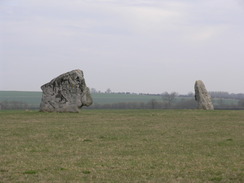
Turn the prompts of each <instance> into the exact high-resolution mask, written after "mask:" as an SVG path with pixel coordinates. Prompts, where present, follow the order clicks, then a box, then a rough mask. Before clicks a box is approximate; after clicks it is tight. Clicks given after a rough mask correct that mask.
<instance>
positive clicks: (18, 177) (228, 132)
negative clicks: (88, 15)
mask: <svg viewBox="0 0 244 183" xmlns="http://www.w3.org/2000/svg"><path fill="white" fill-rule="evenodd" d="M243 162H244V111H201V110H83V111H81V112H80V113H40V112H35V111H34V112H32V111H28V112H24V111H0V182H4V183H5V182H99V183H100V182H106V183H107V182H113V183H115V182H119V183H120V182H140V183H141V182H142V183H143V182H145V183H147V182H151V183H152V182H153V183H154V182H158V183H161V182H172V183H173V182H183V183H184V182H186V183H188V182H240V183H241V182H244V164H243Z"/></svg>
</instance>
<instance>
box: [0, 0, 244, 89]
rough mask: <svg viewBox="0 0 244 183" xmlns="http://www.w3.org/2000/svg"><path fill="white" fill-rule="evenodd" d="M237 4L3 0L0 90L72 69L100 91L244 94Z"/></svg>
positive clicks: (223, 0) (227, 0)
mask: <svg viewBox="0 0 244 183" xmlns="http://www.w3.org/2000/svg"><path fill="white" fill-rule="evenodd" d="M243 32H244V3H243V1H242V0H205V1H202V0H201V1H200V0H123V1H122V0H48V1H43V0H0V90H26V91H28V90H31V91H40V86H41V85H42V84H45V83H46V82H49V81H50V80H51V79H53V78H54V77H56V76H58V75H59V74H62V73H64V72H68V71H70V70H73V69H81V70H83V71H84V74H85V79H86V83H87V85H88V86H89V87H93V88H96V89H98V90H101V91H104V90H106V89H107V88H110V89H111V90H112V91H129V92H143V93H162V92H164V91H169V92H171V91H177V92H179V93H188V92H193V86H194V82H195V80H198V79H201V80H203V81H204V83H205V85H206V87H207V89H208V90H210V91H228V92H233V93H244V82H243V79H244V51H243V47H244V36H243Z"/></svg>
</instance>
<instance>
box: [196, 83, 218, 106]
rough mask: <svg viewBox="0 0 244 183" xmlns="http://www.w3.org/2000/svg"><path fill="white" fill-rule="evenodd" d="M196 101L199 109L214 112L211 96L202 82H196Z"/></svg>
mask: <svg viewBox="0 0 244 183" xmlns="http://www.w3.org/2000/svg"><path fill="white" fill-rule="evenodd" d="M195 100H196V101H197V102H198V108H199V109H204V110H214V107H213V104H212V101H211V96H210V95H209V93H208V91H207V90H206V88H205V85H204V83H203V82H202V81H201V80H198V81H196V82H195Z"/></svg>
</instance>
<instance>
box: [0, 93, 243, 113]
mask: <svg viewBox="0 0 244 183" xmlns="http://www.w3.org/2000/svg"><path fill="white" fill-rule="evenodd" d="M91 91H93V92H94V91H96V90H91ZM101 93H102V92H101ZM104 93H107V94H110V93H113V94H116V93H114V92H112V91H111V90H110V89H108V90H106V91H105V92H104ZM209 93H210V95H211V97H212V100H213V104H214V108H215V109H244V94H242V93H241V94H233V93H231V94H230V93H228V92H209ZM117 94H127V95H132V94H133V95H135V93H130V92H118V93H117ZM137 95H150V96H152V99H151V100H149V101H147V102H117V103H109V102H108V103H107V104H100V103H96V101H95V102H94V104H93V105H92V106H90V107H89V108H88V109H196V107H197V103H196V101H195V97H194V94H193V93H188V94H187V95H179V94H178V93H177V92H163V93H161V94H143V93H139V94H137ZM153 96H155V99H153ZM156 96H157V97H156ZM158 96H160V99H158V98H159V97H158ZM19 109H20V110H22V109H24V110H25V109H34V110H36V109H39V106H33V105H29V104H28V103H26V102H20V101H1V102H0V110H19Z"/></svg>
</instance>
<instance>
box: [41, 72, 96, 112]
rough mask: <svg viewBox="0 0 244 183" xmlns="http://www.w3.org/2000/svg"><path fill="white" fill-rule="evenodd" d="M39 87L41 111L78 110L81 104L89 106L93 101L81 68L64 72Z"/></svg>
mask: <svg viewBox="0 0 244 183" xmlns="http://www.w3.org/2000/svg"><path fill="white" fill-rule="evenodd" d="M41 89H42V100H41V104H40V111H43V112H79V110H80V109H81V108H82V107H83V106H90V105H91V104H92V102H93V100H92V97H91V94H90V90H89V88H88V87H87V86H86V83H85V79H84V75H83V71H81V70H73V71H70V72H67V73H64V74H62V75H60V76H58V77H56V78H54V79H53V80H51V81H50V82H49V83H46V84H44V85H43V86H41Z"/></svg>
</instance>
